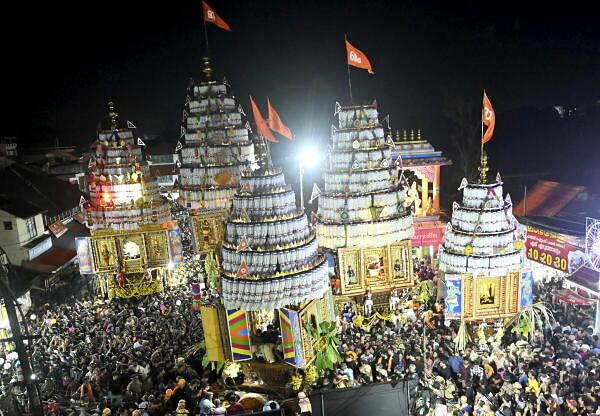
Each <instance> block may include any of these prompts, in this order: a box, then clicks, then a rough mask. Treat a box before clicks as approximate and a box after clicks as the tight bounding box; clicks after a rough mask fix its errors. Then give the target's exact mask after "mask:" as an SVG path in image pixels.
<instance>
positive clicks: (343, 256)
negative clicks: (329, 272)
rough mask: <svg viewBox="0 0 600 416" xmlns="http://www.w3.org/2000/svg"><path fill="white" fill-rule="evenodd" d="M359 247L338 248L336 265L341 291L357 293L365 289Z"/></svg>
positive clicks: (349, 293) (347, 293)
mask: <svg viewBox="0 0 600 416" xmlns="http://www.w3.org/2000/svg"><path fill="white" fill-rule="evenodd" d="M361 255H362V253H361V250H360V249H359V248H341V249H339V250H338V266H339V274H338V276H339V277H340V279H341V287H342V293H343V294H346V295H358V294H362V293H364V291H365V285H364V281H363V273H362V266H361V263H362V262H361Z"/></svg>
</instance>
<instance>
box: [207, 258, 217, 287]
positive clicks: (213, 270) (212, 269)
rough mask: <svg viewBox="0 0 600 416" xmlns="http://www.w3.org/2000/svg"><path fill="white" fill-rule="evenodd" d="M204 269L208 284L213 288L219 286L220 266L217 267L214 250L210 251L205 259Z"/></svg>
mask: <svg viewBox="0 0 600 416" xmlns="http://www.w3.org/2000/svg"><path fill="white" fill-rule="evenodd" d="M204 271H205V272H206V277H207V278H208V284H209V285H210V287H212V288H213V289H216V288H218V286H219V268H218V267H217V261H216V259H215V255H214V253H212V252H210V253H208V254H207V255H206V258H205V259H204Z"/></svg>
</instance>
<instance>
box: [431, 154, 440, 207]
mask: <svg viewBox="0 0 600 416" xmlns="http://www.w3.org/2000/svg"><path fill="white" fill-rule="evenodd" d="M433 169H434V170H433V196H432V198H431V199H432V201H431V208H432V209H433V211H434V212H439V211H440V165H435V166H434V167H433Z"/></svg>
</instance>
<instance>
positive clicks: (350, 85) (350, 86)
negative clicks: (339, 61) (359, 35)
mask: <svg viewBox="0 0 600 416" xmlns="http://www.w3.org/2000/svg"><path fill="white" fill-rule="evenodd" d="M346 42H348V37H347V36H346V34H345V33H344V48H346ZM346 69H347V71H348V89H349V90H350V104H351V105H352V104H353V102H352V101H353V100H352V81H351V80H350V64H349V63H348V50H346Z"/></svg>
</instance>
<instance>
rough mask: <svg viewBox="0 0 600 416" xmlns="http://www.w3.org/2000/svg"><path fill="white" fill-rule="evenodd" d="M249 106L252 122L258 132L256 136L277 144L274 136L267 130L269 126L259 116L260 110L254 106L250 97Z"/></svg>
mask: <svg viewBox="0 0 600 416" xmlns="http://www.w3.org/2000/svg"><path fill="white" fill-rule="evenodd" d="M250 105H252V114H253V115H254V121H255V122H256V130H258V134H260V135H261V136H263V137H264V138H265V139H267V140H268V141H270V142H273V143H277V139H276V138H275V136H273V133H272V132H271V130H269V126H267V122H266V121H265V119H264V118H263V116H262V114H260V110H259V109H258V107H257V106H256V103H255V102H254V100H253V99H252V96H250Z"/></svg>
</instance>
